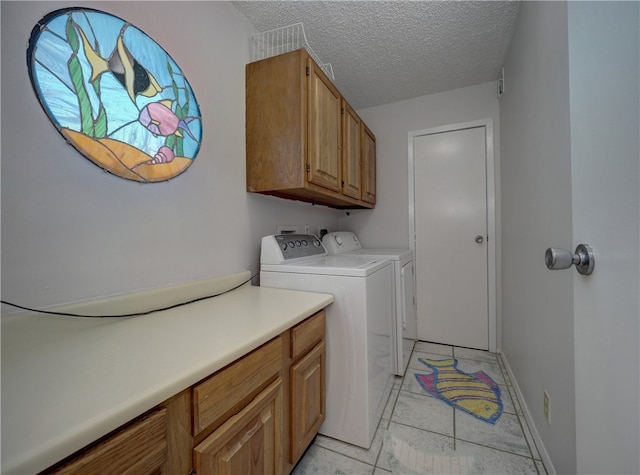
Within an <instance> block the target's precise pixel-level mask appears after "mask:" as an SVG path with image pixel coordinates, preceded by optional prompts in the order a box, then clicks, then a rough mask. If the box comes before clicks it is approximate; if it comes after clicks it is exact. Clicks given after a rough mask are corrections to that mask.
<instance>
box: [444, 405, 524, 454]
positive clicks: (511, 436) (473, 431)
mask: <svg viewBox="0 0 640 475" xmlns="http://www.w3.org/2000/svg"><path fill="white" fill-rule="evenodd" d="M455 426H456V432H455V434H456V440H458V439H460V440H464V441H467V442H475V443H476V444H481V445H486V446H488V447H493V448H496V449H500V450H505V451H507V452H511V453H514V454H518V455H524V456H530V455H531V453H530V452H529V446H528V444H527V440H526V439H525V436H524V434H523V432H522V428H521V427H520V422H519V421H518V417H517V416H516V415H514V414H505V413H502V416H500V419H498V421H497V422H496V423H495V424H489V423H487V422H484V421H481V420H479V419H476V418H475V417H473V416H471V415H469V414H467V413H465V412H462V411H459V410H456V415H455Z"/></svg>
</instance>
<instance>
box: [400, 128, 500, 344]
mask: <svg viewBox="0 0 640 475" xmlns="http://www.w3.org/2000/svg"><path fill="white" fill-rule="evenodd" d="M477 127H484V130H485V147H486V149H485V160H486V163H485V167H486V179H487V289H488V295H487V302H488V305H487V307H488V308H487V312H488V316H489V328H488V332H489V351H491V352H493V353H496V352H498V310H497V295H498V294H497V289H498V288H499V286H498V274H497V262H498V261H497V249H498V242H497V241H498V234H497V232H496V168H495V157H494V146H493V119H492V118H487V119H480V120H474V121H471V122H461V123H457V124H449V125H443V126H440V127H432V128H429V129H421V130H412V131H410V132H409V133H408V150H409V167H408V168H409V177H408V179H409V247H410V248H411V251H412V252H413V253H414V255H415V252H416V249H415V247H416V222H415V168H414V146H413V143H414V139H415V138H416V137H419V136H421V135H432V134H438V133H443V132H454V131H457V130H465V129H472V128H477ZM415 272H416V274H417V273H418V272H419V270H418V269H417V268H416V269H415ZM416 280H417V279H416ZM417 310H419V309H417Z"/></svg>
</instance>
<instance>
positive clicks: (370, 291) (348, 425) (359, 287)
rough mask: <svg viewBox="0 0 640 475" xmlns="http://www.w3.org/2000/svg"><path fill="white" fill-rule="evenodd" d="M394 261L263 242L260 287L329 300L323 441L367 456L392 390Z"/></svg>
mask: <svg viewBox="0 0 640 475" xmlns="http://www.w3.org/2000/svg"><path fill="white" fill-rule="evenodd" d="M392 272H393V271H392V266H391V263H390V261H389V260H387V259H382V258H375V257H374V258H371V257H360V256H329V255H328V254H327V251H326V250H325V248H324V246H323V245H322V243H321V242H320V240H319V239H318V238H317V237H315V236H312V235H304V234H278V235H272V236H265V237H264V238H262V247H261V254H260V285H261V286H264V287H277V288H283V289H292V290H304V291H316V292H323V293H331V294H333V295H334V302H333V303H332V304H331V305H329V306H328V307H327V318H326V325H327V333H326V348H327V358H326V361H327V374H326V418H325V422H324V423H323V425H322V426H321V427H320V433H321V434H324V435H327V436H329V437H332V438H334V439H338V440H342V441H344V442H348V443H350V444H354V445H358V446H360V447H364V448H367V449H368V448H369V447H370V446H371V443H372V441H373V436H374V434H375V431H376V428H377V426H378V423H379V422H380V419H381V418H382V412H383V410H384V406H385V404H386V402H387V400H388V399H389V395H390V393H391V389H392V386H393V379H394V378H393V369H392V355H391V350H390V348H391V334H392V328H391V324H390V319H389V315H390V314H391V313H392V312H393V308H392V302H393V287H392Z"/></svg>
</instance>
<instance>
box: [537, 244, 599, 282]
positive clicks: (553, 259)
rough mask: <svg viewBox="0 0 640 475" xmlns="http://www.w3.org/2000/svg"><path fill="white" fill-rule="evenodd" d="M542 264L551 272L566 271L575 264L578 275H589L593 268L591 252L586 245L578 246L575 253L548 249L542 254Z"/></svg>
mask: <svg viewBox="0 0 640 475" xmlns="http://www.w3.org/2000/svg"><path fill="white" fill-rule="evenodd" d="M544 262H545V264H546V265H547V268H549V269H551V270H556V269H568V268H569V267H571V266H572V265H574V264H575V266H576V270H577V271H578V273H579V274H582V275H590V274H591V273H592V272H593V268H594V266H595V264H596V263H595V260H594V256H593V250H592V249H591V247H590V246H588V245H586V244H578V246H577V247H576V252H575V253H572V252H571V251H567V250H566V249H556V248H555V247H550V248H549V249H547V250H546V252H545V253H544Z"/></svg>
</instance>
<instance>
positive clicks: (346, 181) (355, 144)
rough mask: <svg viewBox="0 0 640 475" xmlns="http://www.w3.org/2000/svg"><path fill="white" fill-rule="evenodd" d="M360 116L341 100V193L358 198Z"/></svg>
mask: <svg viewBox="0 0 640 475" xmlns="http://www.w3.org/2000/svg"><path fill="white" fill-rule="evenodd" d="M360 160H361V157H360V118H359V117H358V116H357V114H356V113H355V112H354V110H353V109H352V108H351V106H349V104H347V103H346V101H342V179H343V182H342V193H343V194H345V195H347V196H350V197H351V198H355V199H357V200H359V199H360V174H361V172H362V167H361V165H360V163H361V162H360Z"/></svg>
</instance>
